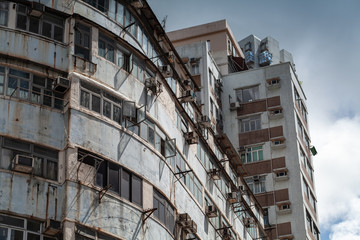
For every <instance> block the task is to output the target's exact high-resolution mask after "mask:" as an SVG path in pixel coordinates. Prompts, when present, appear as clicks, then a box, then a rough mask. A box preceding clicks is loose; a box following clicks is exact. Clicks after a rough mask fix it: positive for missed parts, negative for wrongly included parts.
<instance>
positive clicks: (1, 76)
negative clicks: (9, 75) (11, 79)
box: [0, 3, 5, 94]
mask: <svg viewBox="0 0 360 240" xmlns="http://www.w3.org/2000/svg"><path fill="white" fill-rule="evenodd" d="M0 4H1V3H0ZM4 83H5V68H4V67H2V66H0V94H3V93H4Z"/></svg>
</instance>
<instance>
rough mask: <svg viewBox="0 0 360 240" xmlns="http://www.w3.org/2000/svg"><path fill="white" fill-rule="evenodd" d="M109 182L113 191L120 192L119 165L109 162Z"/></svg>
mask: <svg viewBox="0 0 360 240" xmlns="http://www.w3.org/2000/svg"><path fill="white" fill-rule="evenodd" d="M109 184H110V185H111V190H112V191H114V192H117V193H119V167H118V166H117V165H115V164H109Z"/></svg>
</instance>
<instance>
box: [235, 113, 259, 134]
mask: <svg viewBox="0 0 360 240" xmlns="http://www.w3.org/2000/svg"><path fill="white" fill-rule="evenodd" d="M239 129H240V132H250V131H255V130H259V129H261V116H260V115H255V116H251V117H248V118H243V119H240V120H239Z"/></svg>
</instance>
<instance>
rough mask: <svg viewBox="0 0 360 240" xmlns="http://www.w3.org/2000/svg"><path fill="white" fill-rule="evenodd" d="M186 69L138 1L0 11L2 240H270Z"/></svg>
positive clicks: (4, 4)
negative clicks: (198, 101) (199, 100)
mask: <svg viewBox="0 0 360 240" xmlns="http://www.w3.org/2000/svg"><path fill="white" fill-rule="evenodd" d="M231 42H232V44H234V45H237V43H236V41H235V40H234V39H232V41H231ZM204 46H205V51H207V52H208V50H206V47H208V43H205V45H204ZM234 51H236V52H237V53H236V54H235V55H237V56H239V57H240V56H241V54H242V53H241V51H240V50H239V47H238V46H236V50H234ZM226 59H228V58H227V57H226ZM242 59H243V58H242ZM230 60H231V61H232V60H233V59H230ZM234 61H236V60H234ZM191 62H192V60H191V59H188V60H187V61H186V59H184V58H180V56H179V54H178V53H177V52H176V50H175V48H174V46H173V44H172V43H171V42H170V40H169V38H168V36H167V35H166V33H165V32H164V30H163V28H162V27H161V24H160V23H159V21H158V20H157V18H156V16H155V14H154V13H153V11H152V9H151V7H150V6H149V4H148V3H147V2H146V1H140V0H132V1H130V0H127V1H125V0H108V1H102V0H64V1H47V0H43V1H36V2H35V1H15V0H14V1H1V2H0V113H1V114H0V239H6V240H10V239H22V240H30V239H40V240H55V239H69V240H83V239H118V240H120V239H121V240H123V239H131V240H133V239H149V240H150V239H181V240H183V239H234V240H235V239H268V238H267V235H266V232H265V229H264V226H265V225H264V212H263V210H262V208H261V206H260V204H259V202H258V201H257V200H256V198H255V196H254V195H253V194H252V193H251V191H250V190H249V188H248V186H247V185H246V182H245V179H244V178H243V175H244V168H243V167H242V162H241V158H240V157H239V155H238V154H237V153H236V149H235V148H233V147H231V145H230V144H229V141H228V140H227V141H225V140H221V139H220V138H219V134H218V133H217V128H216V125H218V124H219V123H220V120H219V121H217V118H216V112H217V110H216V109H221V105H220V104H219V103H220V101H219V98H216V96H217V95H216V92H215V94H213V93H212V97H211V96H210V95H206V96H205V95H201V91H200V88H201V86H204V84H205V82H202V81H199V79H201V77H200V78H199V77H197V78H196V77H194V78H193V77H192V74H191V73H190V71H189V68H188V67H189V66H188V64H189V63H191ZM214 63H215V62H211V61H210V62H209V64H210V65H211V67H210V68H211V70H212V72H211V73H212V75H210V74H209V76H213V80H215V78H216V79H218V78H219V76H220V75H219V73H220V70H219V69H218V68H217V66H216V65H215V64H214ZM199 64H200V65H201V64H202V63H199ZM210 65H209V66H210ZM240 67H241V66H237V65H232V68H228V70H229V69H232V71H235V70H236V69H240ZM243 67H244V65H243ZM191 71H195V70H191ZM214 87H215V85H214V86H213V87H212V88H214ZM209 91H210V92H211V91H212V90H211V88H210V87H209ZM213 91H215V90H214V89H213ZM209 96H210V97H209ZM198 98H200V99H203V100H204V99H208V104H209V106H211V101H210V98H212V101H213V105H212V106H213V107H212V108H209V107H207V108H201V104H199V103H197V101H196V99H198ZM203 111H204V112H203ZM208 113H210V114H212V115H211V116H212V118H211V119H210V118H207V117H206V116H209V115H207V114H208ZM214 125H215V127H214Z"/></svg>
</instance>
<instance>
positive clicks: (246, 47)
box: [245, 42, 251, 52]
mask: <svg viewBox="0 0 360 240" xmlns="http://www.w3.org/2000/svg"><path fill="white" fill-rule="evenodd" d="M247 51H251V42H247V43H246V44H245V52H247Z"/></svg>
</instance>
